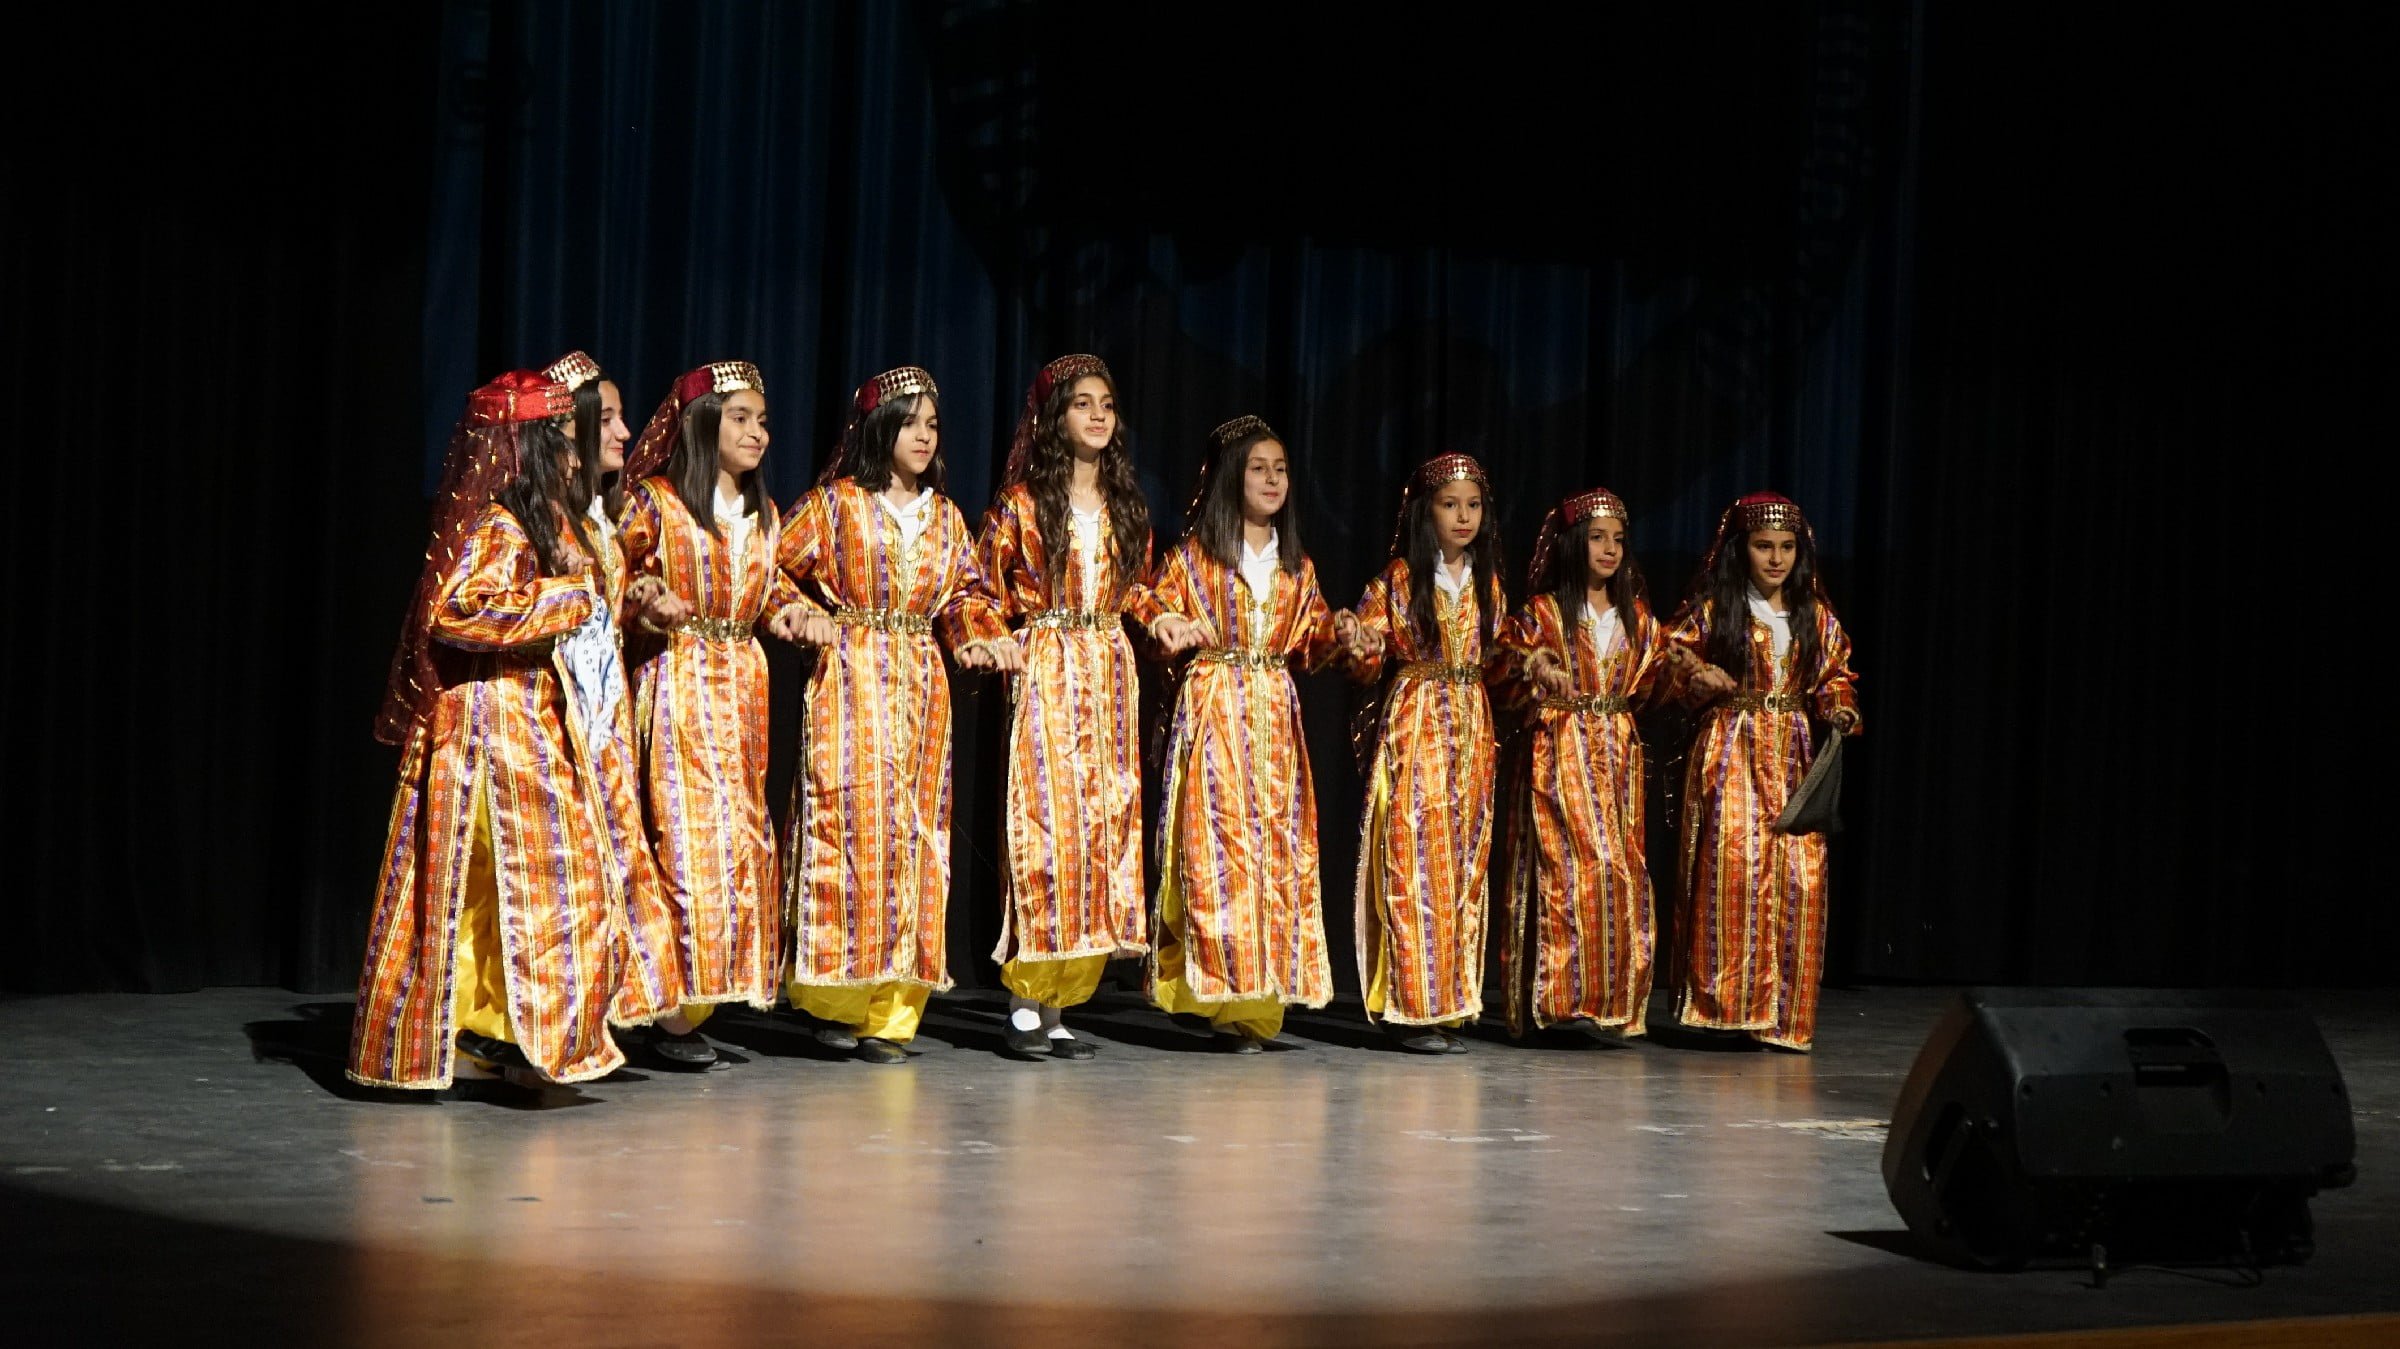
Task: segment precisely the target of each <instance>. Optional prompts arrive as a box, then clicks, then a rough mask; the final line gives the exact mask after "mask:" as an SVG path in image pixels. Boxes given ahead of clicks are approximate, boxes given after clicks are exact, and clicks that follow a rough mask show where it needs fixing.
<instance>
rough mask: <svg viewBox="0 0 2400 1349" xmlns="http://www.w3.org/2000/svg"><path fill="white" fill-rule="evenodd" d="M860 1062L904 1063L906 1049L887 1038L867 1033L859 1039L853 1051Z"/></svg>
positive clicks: (906, 1056) (906, 1054)
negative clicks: (879, 1037)
mask: <svg viewBox="0 0 2400 1349" xmlns="http://www.w3.org/2000/svg"><path fill="white" fill-rule="evenodd" d="M855 1052H856V1054H857V1057H858V1061H859V1062H861V1063H906V1062H908V1051H907V1050H905V1049H902V1048H901V1047H900V1046H898V1045H896V1044H894V1043H892V1042H891V1041H889V1040H883V1039H878V1038H877V1037H875V1036H872V1035H869V1036H866V1037H864V1038H862V1039H860V1040H859V1042H858V1049H857V1050H856V1051H855Z"/></svg>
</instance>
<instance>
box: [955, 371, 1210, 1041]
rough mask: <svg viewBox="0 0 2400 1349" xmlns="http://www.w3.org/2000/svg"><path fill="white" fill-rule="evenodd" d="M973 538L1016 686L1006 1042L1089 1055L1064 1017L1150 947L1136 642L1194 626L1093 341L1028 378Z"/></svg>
mask: <svg viewBox="0 0 2400 1349" xmlns="http://www.w3.org/2000/svg"><path fill="white" fill-rule="evenodd" d="M976 553H977V557H978V560H979V562H980V565H981V567H982V570H983V575H984V578H985V582H986V584H987V585H989V586H990V587H992V589H993V592H994V594H995V596H996V598H997V600H998V604H999V609H1000V612H1001V614H1002V616H1003V618H1004V620H1005V621H1006V622H1008V623H1010V624H1011V625H1013V626H1014V627H1015V628H1016V631H1017V636H1018V640H1019V641H1020V642H1022V644H1023V649H1024V664H1025V669H1024V673H1023V674H1022V675H1021V676H1019V677H1018V678H1017V680H1016V681H1015V684H1014V687H1013V690H1012V692H1013V695H1014V700H1015V710H1014V713H1013V714H1012V716H1011V719H1010V723H1009V762H1008V789H1007V803H1006V807H1005V810H1006V823H1005V826H1004V829H1003V832H1004V835H1005V847H1006V852H1007V857H1006V860H1005V871H1006V875H1005V878H1004V880H1005V901H1004V902H1005V903H1006V905H1007V909H1006V912H1005V914H1004V915H1003V918H1002V922H1001V933H1000V944H999V947H998V948H997V949H996V950H995V951H994V952H993V958H994V959H996V960H998V961H1000V962H1001V966H1000V969H1001V979H1002V981H1003V982H1004V983H1005V984H1006V985H1007V986H1008V990H1009V994H1010V999H1009V1019H1008V1026H1007V1028H1006V1032H1005V1043H1006V1044H1007V1046H1008V1049H1009V1051H1010V1052H1011V1053H1013V1054H1016V1055H1018V1056H1020V1057H1034V1056H1038V1055H1043V1054H1047V1055H1050V1056H1053V1057H1057V1058H1066V1059H1088V1058H1090V1057H1092V1055H1093V1053H1094V1050H1093V1047H1092V1045H1091V1044H1090V1042H1088V1041H1084V1040H1079V1039H1077V1038H1075V1036H1074V1035H1073V1034H1072V1033H1070V1032H1069V1031H1068V1030H1067V1029H1066V1027H1065V1026H1063V1025H1062V1024H1061V1023H1060V1018H1059V1013H1060V1010H1061V1009H1062V1008H1066V1007H1072V1006H1074V1005H1076V1004H1078V1003H1081V1002H1084V1001H1086V1000H1087V999H1089V998H1090V997H1091V996H1092V993H1093V991H1094V990H1095V989H1096V988H1098V986H1099V983H1100V974H1101V971H1102V970H1103V969H1104V968H1105V967H1106V965H1107V962H1108V959H1109V957H1111V956H1137V955H1141V954H1144V953H1145V952H1147V951H1148V950H1149V949H1150V936H1149V924H1148V915H1147V905H1146V904H1145V903H1144V899H1143V893H1142V784H1141V758H1140V752H1139V749H1138V744H1137V742H1138V741H1139V738H1140V737H1139V735H1138V732H1137V727H1138V725H1139V709H1138V707H1137V705H1136V685H1135V682H1134V665H1133V645H1132V643H1131V642H1129V641H1127V640H1126V637H1125V630H1124V628H1125V620H1126V619H1127V618H1131V619H1133V620H1134V621H1135V622H1137V623H1141V624H1143V625H1145V626H1146V627H1147V628H1148V629H1149V630H1150V634H1151V636H1152V637H1154V638H1156V639H1157V640H1158V641H1159V643H1160V644H1161V645H1162V646H1163V647H1165V648H1166V649H1167V650H1169V651H1170V652H1172V651H1179V650H1182V649H1184V648H1186V647H1188V646H1190V645H1191V644H1192V643H1193V642H1194V641H1196V640H1197V635H1196V634H1195V633H1194V632H1193V631H1192V630H1191V628H1190V625H1189V624H1187V623H1186V622H1185V621H1184V620H1183V619H1181V618H1178V617H1176V616H1175V615H1173V614H1169V613H1166V612H1165V611H1163V610H1161V609H1160V608H1159V607H1158V603H1157V601H1156V600H1155V599H1153V598H1152V597H1151V594H1150V589H1149V587H1148V585H1146V584H1145V583H1144V582H1145V580H1146V578H1147V576H1148V574H1149V568H1150V511H1149V506H1148V504H1147V503H1146V502H1144V501H1143V499H1142V491H1141V485H1140V484H1139V483H1137V482H1136V481H1135V480H1134V476H1133V461H1132V459H1131V458H1130V457H1129V456H1128V455H1127V454H1126V451H1125V439H1124V428H1123V423H1122V421H1121V420H1120V419H1119V417H1118V412H1117V388H1116V380H1115V378H1114V377H1113V376H1111V375H1110V374H1109V372H1108V367H1107V366H1106V365H1104V364H1102V363H1101V361H1100V359H1099V358H1098V357H1096V356H1081V355H1078V356H1062V357H1060V358H1058V359H1057V360H1055V361H1052V362H1051V363H1050V364H1048V365H1046V366H1043V367H1042V370H1041V373H1040V374H1038V375H1036V376H1034V380H1033V384H1032V387H1031V388H1029V389H1028V390H1027V391H1026V394H1025V412H1024V415H1023V416H1022V417H1021V418H1020V419H1019V420H1018V423H1017V431H1016V436H1015V438H1014V440H1013V441H1012V442H1011V445H1010V448H1009V456H1008V466H1007V469H1006V471H1005V472H1004V473H1003V475H1002V480H1001V487H1000V493H999V495H998V496H997V497H996V498H994V499H993V501H992V505H991V508H990V509H989V510H987V511H986V512H985V513H984V518H983V529H982V532H981V534H980V536H979V538H978V541H977V545H976Z"/></svg>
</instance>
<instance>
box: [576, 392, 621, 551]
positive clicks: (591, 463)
mask: <svg viewBox="0 0 2400 1349" xmlns="http://www.w3.org/2000/svg"><path fill="white" fill-rule="evenodd" d="M607 379H608V376H607V375H606V374H597V375H594V376H592V377H591V378H590V379H587V380H585V381H584V382H583V384H582V385H581V386H580V387H578V388H577V389H576V390H575V453H576V454H577V455H579V456H581V457H582V459H583V495H584V501H585V503H586V505H587V507H588V505H589V503H590V502H591V500H592V499H593V498H595V497H597V498H600V499H601V500H604V501H606V502H607V503H608V504H607V505H606V506H605V507H603V508H602V509H604V510H606V511H607V512H608V518H609V519H611V520H614V519H616V518H617V517H618V516H620V515H622V514H624V513H625V483H624V477H625V475H624V474H622V473H619V474H615V475H613V476H612V475H610V474H609V473H608V472H607V471H606V470H604V469H602V468H601V467H600V434H601V430H602V428H601V425H600V385H601V383H602V382H603V381H605V380H607Z"/></svg>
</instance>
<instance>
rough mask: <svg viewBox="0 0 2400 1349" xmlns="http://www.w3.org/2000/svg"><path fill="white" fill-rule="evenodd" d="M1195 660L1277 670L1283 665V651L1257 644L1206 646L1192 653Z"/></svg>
mask: <svg viewBox="0 0 2400 1349" xmlns="http://www.w3.org/2000/svg"><path fill="white" fill-rule="evenodd" d="M1192 659H1193V660H1204V661H1207V662H1208V663H1210V664H1211V665H1239V666H1242V667H1243V668H1245V669H1251V670H1275V669H1281V668H1282V667H1283V661H1284V657H1283V653H1282V652H1280V651H1269V650H1267V649H1265V648H1264V647H1256V646H1204V647H1201V648H1200V649H1199V650H1198V651H1195V652H1193V653H1192Z"/></svg>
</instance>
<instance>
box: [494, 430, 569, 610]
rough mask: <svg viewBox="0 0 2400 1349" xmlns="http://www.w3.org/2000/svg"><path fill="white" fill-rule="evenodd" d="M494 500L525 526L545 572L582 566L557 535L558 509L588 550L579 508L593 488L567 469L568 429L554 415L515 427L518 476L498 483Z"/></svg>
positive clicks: (560, 572)
mask: <svg viewBox="0 0 2400 1349" xmlns="http://www.w3.org/2000/svg"><path fill="white" fill-rule="evenodd" d="M499 502H500V504H501V505H503V506H506V507H507V508H508V513H509V514H510V515H513V516H515V517H517V523H518V524H519V525H521V526H523V527H524V530H525V537H526V539H527V540H528V541H529V542H531V543H532V544H533V554H534V556H535V557H537V558H539V559H540V560H541V564H542V573H543V574H544V575H546V576H564V575H566V574H567V573H568V572H571V571H581V570H582V569H583V564H582V563H581V562H580V561H579V560H577V559H573V558H570V557H568V556H567V553H566V550H565V549H564V548H563V547H561V546H560V543H559V537H558V513H559V512H560V511H562V510H563V511H565V512H566V514H567V528H569V529H572V530H574V531H575V542H576V544H577V546H579V547H581V548H582V549H583V555H584V556H585V557H587V558H588V557H590V556H591V553H592V536H591V535H590V534H588V533H586V532H585V531H584V520H585V516H584V512H585V511H587V510H589V509H591V505H592V494H591V491H590V490H589V489H588V488H587V487H586V486H585V485H584V475H583V474H582V473H580V472H577V473H570V472H568V471H567V432H566V428H565V427H564V426H561V425H560V424H559V423H558V421H556V420H551V421H542V422H532V423H529V424H528V425H526V426H525V427H524V429H522V430H520V431H518V432H517V476H516V477H514V478H512V479H510V480H509V484H508V486H506V487H503V488H501V489H500V495H499Z"/></svg>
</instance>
